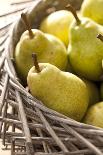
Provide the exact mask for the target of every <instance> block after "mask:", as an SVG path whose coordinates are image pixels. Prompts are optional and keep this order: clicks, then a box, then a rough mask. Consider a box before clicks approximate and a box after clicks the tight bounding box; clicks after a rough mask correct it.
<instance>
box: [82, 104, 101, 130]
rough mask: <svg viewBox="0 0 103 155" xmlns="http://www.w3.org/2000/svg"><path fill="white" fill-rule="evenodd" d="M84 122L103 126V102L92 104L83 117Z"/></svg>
mask: <svg viewBox="0 0 103 155" xmlns="http://www.w3.org/2000/svg"><path fill="white" fill-rule="evenodd" d="M83 122H84V123H86V124H90V125H94V126H97V127H101V128H103V102H98V103H96V104H95V105H92V106H91V107H90V108H89V109H88V111H87V113H86V116H85V117H84V120H83Z"/></svg>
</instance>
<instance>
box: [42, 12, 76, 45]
mask: <svg viewBox="0 0 103 155" xmlns="http://www.w3.org/2000/svg"><path fill="white" fill-rule="evenodd" d="M72 21H73V15H72V14H71V13H70V12H69V11H67V10H60V11H56V12H53V13H51V14H50V15H49V16H47V17H46V18H45V19H44V20H43V21H42V22H41V24H40V30H41V31H43V32H45V33H50V34H53V35H55V36H56V37H58V38H59V39H60V40H61V41H62V42H63V43H64V44H65V45H66V47H67V46H68V43H69V27H70V24H71V22H72Z"/></svg>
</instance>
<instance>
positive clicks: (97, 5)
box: [81, 0, 103, 25]
mask: <svg viewBox="0 0 103 155" xmlns="http://www.w3.org/2000/svg"><path fill="white" fill-rule="evenodd" d="M81 14H82V15H83V16H84V17H89V18H91V19H92V20H94V21H95V22H97V23H99V24H102V25H103V0H84V2H83V3H82V6H81Z"/></svg>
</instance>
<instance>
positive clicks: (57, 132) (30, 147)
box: [0, 0, 103, 155]
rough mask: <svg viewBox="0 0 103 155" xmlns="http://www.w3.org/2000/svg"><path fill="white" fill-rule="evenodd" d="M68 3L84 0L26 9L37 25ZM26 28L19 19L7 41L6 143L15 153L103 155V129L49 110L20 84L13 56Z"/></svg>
mask: <svg viewBox="0 0 103 155" xmlns="http://www.w3.org/2000/svg"><path fill="white" fill-rule="evenodd" d="M69 2H70V3H71V4H72V5H73V6H74V7H75V8H76V9H78V8H79V7H80V5H81V2H82V0H36V1H35V2H34V6H33V7H32V8H30V9H29V10H28V11H27V15H28V17H29V19H30V23H31V25H32V27H33V28H38V26H39V24H40V22H41V20H42V19H43V18H44V17H45V16H46V15H47V14H48V13H50V12H51V11H52V10H53V9H56V10H60V9H64V8H65V6H66V5H67V4H68V3H69ZM34 19H35V20H34ZM24 31H25V26H24V24H23V22H22V20H21V18H19V19H18V20H17V22H16V23H15V24H14V25H13V28H12V32H11V33H10V37H9V40H8V41H7V49H6V53H5V54H6V59H5V65H4V66H3V77H2V78H1V81H2V82H1V83H2V85H3V91H2V93H1V104H0V113H1V117H0V120H1V121H2V123H1V125H0V129H2V130H1V137H2V139H3V144H4V145H10V146H11V154H12V155H14V154H15V155H34V154H35V155H84V154H88V155H96V154H97V155H103V129H100V128H96V127H93V126H90V125H86V124H83V123H79V122H77V121H75V120H72V119H70V118H68V117H66V116H64V115H62V114H60V113H58V112H55V111H53V110H51V109H48V108H47V107H45V106H44V105H43V103H42V102H41V101H38V100H37V99H36V98H34V97H32V95H31V94H29V93H28V91H27V89H25V88H24V87H23V86H22V85H21V84H20V82H19V79H18V77H17V75H16V71H15V68H14V62H13V59H12V58H13V53H14V49H15V46H16V44H17V42H18V40H19V38H20V36H21V34H22V33H23V32H24ZM0 67H1V66H0ZM9 109H10V110H9ZM9 126H11V130H9Z"/></svg>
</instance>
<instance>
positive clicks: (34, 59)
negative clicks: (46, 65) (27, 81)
mask: <svg viewBox="0 0 103 155" xmlns="http://www.w3.org/2000/svg"><path fill="white" fill-rule="evenodd" d="M32 59H33V63H34V66H35V69H36V71H37V73H40V72H41V70H40V67H39V64H38V60H37V54H36V53H32Z"/></svg>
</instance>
